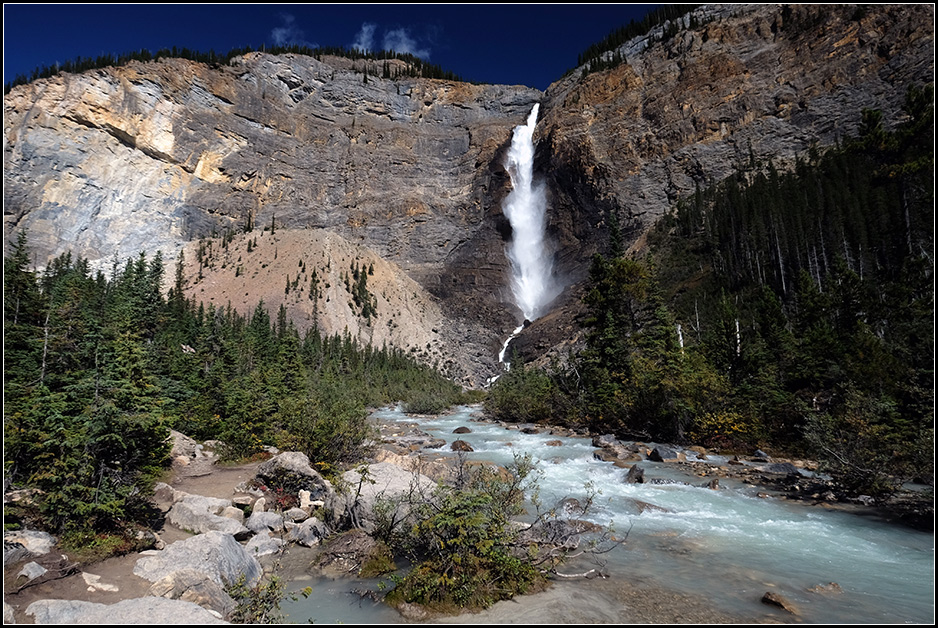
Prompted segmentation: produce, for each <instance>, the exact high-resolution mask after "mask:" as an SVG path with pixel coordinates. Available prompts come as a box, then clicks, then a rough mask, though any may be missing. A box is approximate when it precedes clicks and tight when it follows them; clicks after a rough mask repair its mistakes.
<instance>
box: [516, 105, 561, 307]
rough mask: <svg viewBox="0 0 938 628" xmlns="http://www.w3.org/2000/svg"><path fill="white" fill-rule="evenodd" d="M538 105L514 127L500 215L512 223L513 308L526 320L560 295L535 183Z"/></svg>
mask: <svg viewBox="0 0 938 628" xmlns="http://www.w3.org/2000/svg"><path fill="white" fill-rule="evenodd" d="M538 108H539V105H534V109H532V110H531V113H530V115H529V116H528V120H527V124H525V125H523V126H517V127H515V130H514V134H513V136H512V139H511V147H510V148H509V150H508V157H507V159H506V163H505V168H506V169H507V170H508V174H509V176H510V177H511V185H512V190H511V193H510V194H509V195H508V197H507V198H506V199H505V203H504V206H503V207H502V211H503V213H504V214H505V217H506V218H508V222H509V223H511V231H512V238H511V244H510V245H509V247H508V260H509V261H510V262H511V291H512V293H513V294H514V297H515V304H516V305H517V306H518V307H519V308H520V309H521V312H522V313H523V314H524V317H525V318H526V319H527V320H530V321H533V320H535V319H536V318H538V317H539V316H541V315H542V314H544V313H545V311H546V308H547V306H548V305H549V304H550V302H551V301H553V300H554V298H555V297H556V296H557V295H558V294H559V292H560V291H559V290H558V288H557V284H556V282H555V281H554V278H553V273H552V270H553V262H552V252H551V251H550V247H549V246H548V242H547V238H546V233H545V228H546V226H547V201H546V197H545V194H544V188H543V186H541V185H536V184H535V183H534V140H533V139H532V138H533V136H534V127H535V125H536V124H537V111H538Z"/></svg>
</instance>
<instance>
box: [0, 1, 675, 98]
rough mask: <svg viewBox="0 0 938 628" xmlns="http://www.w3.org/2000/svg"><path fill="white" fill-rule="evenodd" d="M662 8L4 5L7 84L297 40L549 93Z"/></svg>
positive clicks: (559, 6) (581, 6)
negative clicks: (49, 72) (72, 70)
mask: <svg viewBox="0 0 938 628" xmlns="http://www.w3.org/2000/svg"><path fill="white" fill-rule="evenodd" d="M655 6H658V5H635V4H596V5H590V4H585V5H584V4H580V5H573V4H560V5H556V4H551V5H407V4H404V5H397V4H333V5H319V4H301V5H255V4H233V5H206V4H196V5H192V4H178V5H172V4H151V5H98V4H91V5H81V4H71V5H68V4H66V5H48V4H46V5H43V4H22V5H11V4H5V5H4V7H3V13H4V16H3V17H4V19H3V31H4V32H3V52H4V56H3V74H4V77H3V78H4V82H9V81H12V80H13V79H14V78H15V77H16V76H17V75H18V74H27V75H28V74H29V73H30V72H32V71H33V70H34V69H36V68H37V67H41V66H45V65H48V66H51V65H53V64H54V63H56V62H64V61H71V60H74V59H75V58H76V57H78V56H81V57H97V56H98V55H101V54H105V53H113V54H120V53H124V52H130V51H134V50H140V49H141V48H147V49H149V50H150V51H151V52H155V51H156V50H157V49H159V48H171V47H172V46H178V47H180V48H183V47H186V48H190V49H193V50H199V51H204V52H207V51H208V50H210V49H214V50H215V51H216V52H221V53H224V52H228V51H229V50H231V49H232V48H236V47H241V46H248V45H250V46H255V47H259V46H260V45H262V44H266V45H272V44H277V43H284V44H290V43H298V44H306V45H309V46H316V45H320V46H345V47H351V46H353V45H356V44H358V45H361V44H365V45H369V43H370V46H371V49H373V50H383V49H386V48H390V49H395V50H398V51H401V52H411V53H413V54H416V55H417V56H419V57H422V58H424V59H425V60H427V61H429V62H431V63H434V64H436V65H439V66H441V67H442V68H443V69H444V70H448V71H451V72H455V73H456V74H459V75H460V76H461V77H462V78H464V79H466V80H470V81H481V82H487V83H505V84H523V85H529V86H531V87H537V88H539V89H546V88H547V86H548V85H549V84H550V83H551V82H552V81H555V80H557V79H558V78H560V77H561V76H562V75H563V73H564V72H565V71H567V70H568V69H570V68H572V67H574V66H575V65H576V61H577V55H578V54H579V53H581V52H583V50H584V49H585V48H586V47H588V46H589V45H590V44H593V43H596V42H598V41H599V40H601V39H602V38H604V37H605V36H606V35H608V34H609V33H610V32H611V31H612V30H614V29H616V28H618V27H620V26H624V25H625V24H628V22H629V20H630V19H636V20H638V19H641V17H642V16H643V15H644V14H645V13H647V12H648V11H649V10H650V9H651V8H653V7H655Z"/></svg>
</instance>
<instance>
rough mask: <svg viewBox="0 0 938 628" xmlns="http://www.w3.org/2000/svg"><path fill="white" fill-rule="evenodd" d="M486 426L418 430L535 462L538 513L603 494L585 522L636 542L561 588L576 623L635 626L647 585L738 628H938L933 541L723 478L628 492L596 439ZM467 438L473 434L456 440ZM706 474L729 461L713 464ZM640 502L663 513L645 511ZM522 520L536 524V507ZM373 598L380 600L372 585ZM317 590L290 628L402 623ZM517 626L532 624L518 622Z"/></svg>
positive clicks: (437, 424) (337, 587)
mask: <svg viewBox="0 0 938 628" xmlns="http://www.w3.org/2000/svg"><path fill="white" fill-rule="evenodd" d="M372 416H373V418H374V419H376V420H378V421H380V422H384V423H393V422H401V423H408V424H412V423H413V422H414V421H415V418H414V417H412V416H408V415H406V414H404V413H403V412H402V411H401V410H400V408H397V409H384V410H379V411H377V412H375V413H374V414H373V415H372ZM480 419H481V409H480V408H474V407H461V408H457V409H455V410H454V411H452V412H451V413H449V414H446V415H440V416H439V417H433V418H421V419H420V420H419V427H420V429H422V430H425V431H427V432H429V433H430V434H431V435H433V436H434V437H438V438H442V439H445V440H446V441H447V446H445V447H443V448H441V449H440V450H437V451H436V453H439V454H440V455H443V456H455V455H456V454H455V453H454V452H452V451H450V448H449V443H451V442H452V441H453V440H455V439H457V438H458V439H460V440H464V441H466V442H468V443H469V444H470V445H471V446H472V448H473V449H474V451H473V452H471V453H468V454H466V455H467V456H468V459H469V460H470V461H473V460H476V461H492V462H495V463H498V464H501V465H507V464H510V463H511V462H512V460H513V455H514V454H515V453H525V452H527V453H530V454H531V455H532V456H533V457H534V459H535V460H537V461H538V468H539V470H540V473H541V474H542V475H541V478H540V481H539V487H540V500H541V502H542V503H543V504H544V506H546V507H548V508H549V507H552V506H553V505H554V504H556V503H557V502H558V501H559V500H561V499H563V498H565V497H573V498H576V499H579V500H581V501H583V500H584V498H585V497H586V496H587V489H586V488H585V483H586V482H591V483H592V485H593V486H594V488H596V489H599V490H600V491H601V493H600V494H599V495H598V496H596V498H595V501H594V502H593V511H592V512H591V514H588V515H587V516H586V518H587V519H588V520H590V521H592V522H594V523H597V524H600V525H610V524H611V525H612V526H613V528H614V530H615V532H616V533H617V535H619V536H623V535H625V534H626V533H628V537H627V539H626V542H625V543H624V544H623V545H621V546H619V547H617V548H615V549H614V550H613V551H611V552H610V553H608V554H605V555H603V556H602V558H603V559H604V560H606V561H607V563H606V566H605V571H606V572H607V573H608V574H609V579H608V580H603V581H598V580H579V581H565V580H556V581H555V583H554V585H553V586H555V587H558V588H559V590H558V594H563V595H566V596H567V597H566V598H565V599H577V598H578V597H579V596H578V595H577V593H578V592H584V591H589V600H590V603H589V605H590V608H586V609H583V613H586V614H587V615H581V617H585V616H588V617H592V621H593V622H597V623H604V622H605V621H609V617H616V619H617V621H620V622H628V621H629V619H630V617H629V615H628V611H627V610H625V611H623V610H622V609H623V608H624V607H625V606H627V605H628V600H621V599H616V597H615V592H616V591H618V590H619V589H618V587H616V582H621V583H625V582H633V583H634V582H636V581H640V582H641V583H642V584H643V585H645V586H652V587H661V588H662V589H666V590H673V591H677V592H681V593H685V594H691V595H695V596H700V597H702V598H704V599H706V600H708V601H709V603H710V604H712V605H713V606H714V607H715V608H716V609H717V610H719V611H722V612H725V613H729V614H733V615H736V616H739V617H740V619H741V621H750V620H752V621H777V622H781V623H790V622H793V621H797V622H799V623H822V624H823V623H846V624H850V623H870V624H879V623H926V624H931V623H932V620H933V619H934V608H935V607H934V604H935V589H934V567H935V562H934V558H935V556H934V536H933V535H932V534H929V533H925V532H918V531H915V530H912V529H909V528H906V527H903V526H901V525H896V524H889V523H885V522H882V521H879V520H877V519H872V518H868V517H864V516H860V515H858V514H854V513H849V512H843V511H838V510H828V509H825V508H822V507H820V506H812V505H807V504H803V503H800V502H792V501H788V500H785V499H781V498H777V497H768V498H765V497H760V496H759V491H760V489H759V488H758V487H755V486H750V485H747V484H743V483H740V482H734V481H732V480H729V479H723V478H721V479H720V488H719V490H712V489H710V488H706V487H705V485H706V483H707V478H700V477H697V476H695V475H691V474H690V472H684V471H683V470H682V468H681V467H679V466H677V465H668V464H663V463H655V462H651V461H647V460H646V461H642V462H641V463H640V464H641V466H642V467H643V468H644V469H645V478H646V482H645V483H644V484H629V483H626V482H624V481H623V479H624V476H625V474H626V473H627V470H626V469H621V468H618V467H616V466H615V465H613V464H612V463H611V462H604V461H601V460H597V459H595V458H594V457H593V451H594V449H595V448H594V447H593V446H592V443H591V441H590V439H589V438H583V437H561V436H556V435H551V434H549V433H548V432H547V431H545V432H544V433H541V434H526V433H523V432H521V431H519V430H517V429H513V430H509V429H505V428H504V427H502V426H499V425H497V424H494V423H487V422H484V421H481V420H480ZM462 426H465V427H469V428H470V429H471V432H470V433H468V434H458V435H456V434H453V433H452V432H453V430H454V429H455V428H457V427H462ZM548 443H552V444H550V445H548ZM558 443H559V444H558ZM646 445H649V446H650V445H651V444H649V443H646ZM692 456H693V454H690V455H689V456H688V457H689V458H691V457H692ZM710 462H714V463H716V462H724V460H722V459H719V458H716V459H714V458H711V460H710ZM653 480H656V481H664V480H670V481H673V482H672V483H661V484H659V483H653ZM636 500H639V501H642V502H646V503H649V504H654V505H655V506H658V507H660V508H661V509H662V510H657V509H645V510H644V511H639V510H637V509H636V507H635V504H636ZM528 509H529V511H530V512H533V511H534V508H533V506H531V505H530V504H528ZM587 542H588V539H584V540H583V544H586V543H587ZM591 567H595V565H593V564H592V563H590V562H586V563H585V564H571V565H567V566H566V568H567V569H568V571H569V572H571V573H576V572H582V571H586V570H588V569H590V568H591ZM561 571H563V569H562V570H561ZM830 582H836V583H837V584H838V585H839V586H840V588H841V589H842V592H837V593H818V592H812V591H810V589H811V588H813V587H817V586H818V585H821V586H823V585H827V584H828V583H830ZM307 584H313V585H314V590H315V589H316V588H317V586H319V585H317V584H316V583H314V582H311V581H305V582H295V583H292V584H291V588H293V589H294V590H296V589H300V588H302V587H304V586H306V585H307ZM372 585H373V586H374V587H375V588H377V587H378V585H377V581H375V582H373V583H372ZM321 586H323V589H322V590H320V591H317V592H316V597H317V598H318V600H316V601H315V602H314V600H300V601H298V602H295V603H291V604H290V606H289V607H288V613H289V615H290V617H291V618H292V619H291V621H299V622H303V621H305V620H306V619H307V618H310V617H311V618H313V619H314V620H316V623H329V622H331V621H343V622H345V623H376V622H377V623H404V620H403V619H402V618H401V617H400V616H399V615H397V613H396V612H395V611H393V610H391V609H389V608H388V607H387V606H384V605H382V604H377V603H372V602H370V601H365V602H364V603H362V602H361V600H360V598H359V596H358V595H351V594H349V593H348V591H350V590H351V589H353V588H356V587H358V586H359V583H358V582H357V581H344V582H342V581H331V582H323V583H322V585H321ZM365 586H368V585H367V584H366V585H365ZM768 591H771V592H774V593H777V594H780V595H782V596H784V597H785V598H787V599H788V600H790V601H791V602H792V603H794V604H795V605H796V606H797V607H798V609H799V613H800V615H799V616H797V617H795V616H793V615H789V614H788V613H786V612H785V611H782V610H781V609H777V608H773V607H770V606H767V605H765V604H763V603H762V602H761V599H762V596H763V595H764V594H765V593H766V592H768ZM598 599H600V600H607V601H608V604H605V603H598V602H597V600H598ZM678 603H679V602H678ZM313 604H316V606H313ZM324 605H328V607H329V609H330V610H329V611H328V612H327V611H326V609H325V607H324ZM330 612H331V613H334V614H332V615H330V614H329V613H330ZM616 613H618V614H619V615H618V616H617V615H616ZM516 621H518V622H519V623H526V622H525V618H524V617H521V616H519V617H517V619H516ZM568 621H569V619H568ZM556 623H565V618H564V617H557V618H556Z"/></svg>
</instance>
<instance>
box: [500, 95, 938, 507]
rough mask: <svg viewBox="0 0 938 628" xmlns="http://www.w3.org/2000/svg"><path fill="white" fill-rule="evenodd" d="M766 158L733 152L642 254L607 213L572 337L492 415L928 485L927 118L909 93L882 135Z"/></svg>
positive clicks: (930, 167) (859, 480)
mask: <svg viewBox="0 0 938 628" xmlns="http://www.w3.org/2000/svg"><path fill="white" fill-rule="evenodd" d="M861 115H862V121H861V125H860V133H859V136H858V137H857V138H847V139H844V140H843V141H841V142H840V143H839V145H837V146H833V147H831V148H829V149H827V150H820V149H815V150H811V151H810V153H809V154H808V155H805V156H803V157H802V158H799V159H798V160H797V161H796V163H794V164H793V167H791V168H790V169H785V170H784V171H782V170H781V169H780V168H779V167H777V166H776V165H775V164H773V163H760V162H759V161H758V160H756V159H755V157H754V156H752V155H751V153H750V159H749V160H748V163H741V164H739V166H738V170H737V172H736V173H735V174H734V175H733V176H731V177H729V178H727V179H726V180H723V181H719V182H714V183H712V184H711V185H709V186H706V187H705V188H703V189H701V188H698V189H697V191H696V193H695V194H694V195H692V196H691V197H690V198H688V199H685V200H684V201H682V202H681V203H679V204H678V205H677V206H676V207H675V208H674V211H673V212H672V213H671V214H670V215H668V216H667V217H665V218H664V219H663V220H661V221H660V223H659V224H658V225H657V226H656V227H655V229H654V230H653V231H652V233H651V234H650V237H649V239H648V247H647V251H646V252H645V253H644V254H643V255H641V256H626V255H625V254H624V252H623V247H622V243H621V241H620V240H619V235H618V233H617V228H616V227H615V224H616V223H615V216H612V219H613V220H612V221H611V222H612V223H613V228H612V233H611V237H610V245H609V251H608V253H607V254H606V255H597V256H596V257H595V259H594V260H593V263H592V268H591V272H590V286H589V289H588V292H587V295H586V298H585V306H586V308H587V312H588V315H587V318H586V323H585V324H586V340H587V347H586V349H585V350H584V351H583V352H582V353H580V354H579V355H575V356H570V359H569V360H568V361H567V366H564V367H561V366H559V365H558V366H556V367H554V368H552V369H547V370H543V369H537V368H534V367H524V366H519V365H516V364H515V362H513V367H512V369H511V371H510V372H509V373H507V374H506V375H504V376H503V377H501V378H500V379H499V380H498V382H497V384H496V385H495V387H494V388H493V390H492V391H491V392H490V393H489V396H488V398H487V400H486V407H487V408H488V410H489V412H490V413H491V414H492V416H494V417H496V418H500V419H508V420H518V421H551V422H558V423H565V424H575V425H581V426H584V427H588V428H589V429H590V430H591V431H593V432H594V433H603V432H611V433H614V434H616V435H617V436H620V437H625V438H635V439H642V440H657V441H672V442H674V441H676V442H682V443H695V444H701V445H704V446H708V447H716V448H719V449H721V450H724V451H738V452H744V453H749V452H751V451H753V450H755V449H756V448H757V447H761V448H763V449H768V450H770V451H777V452H786V453H791V454H800V455H811V456H816V457H817V458H818V459H819V460H820V461H821V462H822V463H823V465H824V466H823V468H824V469H825V470H826V471H828V472H829V473H830V474H831V475H832V476H833V477H834V478H835V479H836V480H837V482H838V483H839V484H840V486H841V487H842V489H843V490H845V491H847V492H849V493H851V494H854V495H857V494H867V495H873V496H875V497H877V498H881V499H885V498H888V497H889V496H890V495H892V494H893V493H894V492H895V491H896V490H898V488H899V487H900V486H901V485H902V484H903V483H904V482H906V481H909V480H920V481H923V482H926V483H928V484H931V483H932V482H933V474H934V466H933V454H934V423H933V420H934V327H933V323H934V148H933V143H934V113H933V94H932V92H931V89H930V88H928V89H922V88H916V87H912V88H910V89H909V91H908V93H907V97H906V103H905V107H904V110H903V116H902V118H901V119H900V120H898V121H896V122H897V124H895V125H894V127H893V128H894V130H891V131H890V130H887V125H886V121H885V120H883V116H882V114H881V112H879V111H874V110H864V111H863V112H862V113H861Z"/></svg>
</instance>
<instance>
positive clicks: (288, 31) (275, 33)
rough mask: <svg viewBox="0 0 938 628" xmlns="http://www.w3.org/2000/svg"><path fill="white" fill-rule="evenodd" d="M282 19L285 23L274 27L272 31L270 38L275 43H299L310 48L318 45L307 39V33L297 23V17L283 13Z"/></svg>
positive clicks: (279, 44)
mask: <svg viewBox="0 0 938 628" xmlns="http://www.w3.org/2000/svg"><path fill="white" fill-rule="evenodd" d="M280 19H281V20H282V21H283V25H282V26H278V27H276V28H273V29H271V31H270V38H271V39H272V40H273V42H274V44H275V45H277V46H289V45H292V44H298V45H300V46H309V47H310V48H316V47H317V46H316V44H314V43H312V42H309V41H306V34H305V33H304V32H303V30H302V29H301V28H299V27H298V26H297V25H296V18H294V17H293V16H292V15H290V14H289V13H281V14H280Z"/></svg>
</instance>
